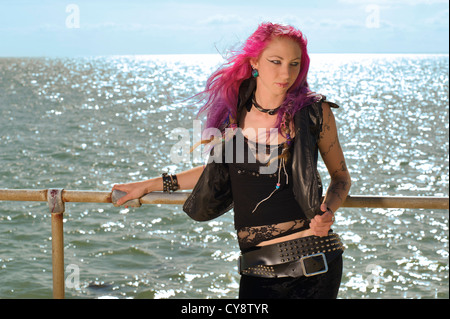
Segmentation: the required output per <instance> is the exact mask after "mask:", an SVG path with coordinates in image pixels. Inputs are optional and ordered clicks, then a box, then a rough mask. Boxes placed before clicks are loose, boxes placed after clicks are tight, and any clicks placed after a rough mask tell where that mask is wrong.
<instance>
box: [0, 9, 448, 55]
mask: <svg viewBox="0 0 450 319" xmlns="http://www.w3.org/2000/svg"><path fill="white" fill-rule="evenodd" d="M265 21H270V22H277V23H285V24H290V25H293V26H295V27H297V28H299V29H300V30H301V31H302V32H303V33H304V34H305V35H306V38H307V39H308V49H309V52H310V53H447V54H448V52H449V1H448V0H315V1H311V0H309V1H302V0H281V1H280V0H271V1H265V0H259V1H252V0H248V1H246V0H225V1H212V0H209V1H206V0H193V1H181V0H165V1H159V0H127V1H123V0H120V1H119V0H109V1H106V0H90V1H87V0H69V1H66V0H0V56H2V57H10V56H82V55H88V56H92V55H133V54H139V55H141V54H142V55H143V54H210V53H224V52H226V51H227V50H229V49H232V48H238V47H239V45H240V44H242V43H243V42H244V41H245V39H246V38H247V37H248V36H249V35H250V34H251V33H252V32H253V31H254V30H255V29H256V28H257V26H258V24H259V23H261V22H265Z"/></svg>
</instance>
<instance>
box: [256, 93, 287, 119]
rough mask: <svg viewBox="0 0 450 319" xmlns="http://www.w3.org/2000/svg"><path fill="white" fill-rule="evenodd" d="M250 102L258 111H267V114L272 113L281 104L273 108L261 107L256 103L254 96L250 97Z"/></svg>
mask: <svg viewBox="0 0 450 319" xmlns="http://www.w3.org/2000/svg"><path fill="white" fill-rule="evenodd" d="M252 103H253V104H254V105H255V107H256V109H257V110H258V111H260V112H263V113H267V114H269V115H274V114H275V113H276V112H277V111H278V109H279V108H280V107H281V105H280V106H279V107H277V108H275V109H265V108H263V107H261V106H260V105H259V104H258V103H256V99H255V96H253V97H252Z"/></svg>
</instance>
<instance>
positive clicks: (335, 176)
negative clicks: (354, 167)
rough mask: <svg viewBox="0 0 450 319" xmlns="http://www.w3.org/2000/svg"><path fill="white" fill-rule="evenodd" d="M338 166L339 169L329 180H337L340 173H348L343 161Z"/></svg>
mask: <svg viewBox="0 0 450 319" xmlns="http://www.w3.org/2000/svg"><path fill="white" fill-rule="evenodd" d="M340 165H341V167H339V168H338V169H337V170H335V171H334V172H333V173H331V174H330V176H331V178H337V177H338V176H339V175H340V174H341V173H343V172H347V171H348V169H347V165H346V164H345V161H341V163H340Z"/></svg>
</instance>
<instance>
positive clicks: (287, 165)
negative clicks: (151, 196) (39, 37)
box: [113, 23, 351, 298]
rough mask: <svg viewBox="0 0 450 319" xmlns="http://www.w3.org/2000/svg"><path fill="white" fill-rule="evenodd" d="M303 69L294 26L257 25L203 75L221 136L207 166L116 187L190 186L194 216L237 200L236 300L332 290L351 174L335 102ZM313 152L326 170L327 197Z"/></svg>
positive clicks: (302, 45)
mask: <svg viewBox="0 0 450 319" xmlns="http://www.w3.org/2000/svg"><path fill="white" fill-rule="evenodd" d="M308 69H309V57H308V53H307V49H306V39H305V38H304V36H303V35H302V33H301V32H300V31H298V30H296V29H295V28H293V27H291V26H284V25H278V24H272V23H264V24H261V25H260V26H259V27H258V29H257V30H256V31H255V32H254V33H253V34H252V35H251V36H250V37H249V38H248V39H247V41H246V43H245V44H244V46H243V48H242V50H241V51H240V52H238V53H236V54H235V55H234V56H233V57H231V58H230V59H229V61H228V63H227V64H226V65H224V66H223V67H222V68H220V69H219V70H217V71H216V72H215V73H213V74H212V75H211V77H210V78H209V79H208V81H207V85H206V89H205V91H204V92H203V94H204V97H205V101H206V102H205V105H204V106H203V107H202V109H201V110H200V112H206V114H207V122H206V127H207V128H215V129H216V130H219V131H220V132H221V134H222V137H223V138H221V139H217V137H216V138H215V137H214V136H212V137H211V138H209V139H207V140H206V141H203V142H211V143H210V145H214V143H213V142H214V141H216V143H215V145H214V147H213V148H212V151H211V156H210V161H209V162H208V164H207V165H206V167H205V166H200V167H196V168H193V169H191V170H188V171H185V172H181V173H178V174H177V175H167V174H163V176H162V177H159V178H153V179H150V180H147V181H142V182H138V183H129V184H122V185H115V186H114V187H113V190H120V191H123V192H125V193H126V195H125V196H123V197H122V198H120V199H119V200H118V201H117V203H116V204H117V205H122V204H124V203H126V202H127V201H128V200H131V199H135V198H139V197H141V196H143V195H144V194H146V193H149V192H152V191H161V190H164V191H167V192H172V191H175V190H177V189H193V191H192V195H190V197H189V198H188V200H187V201H186V203H185V204H184V206H183V209H184V210H185V212H186V213H187V214H188V215H189V216H190V217H192V218H194V219H195V220H199V221H202V220H209V219H212V218H215V217H217V216H219V215H221V214H223V213H224V212H226V211H228V210H230V209H231V208H233V207H234V219H235V228H236V230H237V234H238V240H239V246H240V248H241V252H242V254H241V256H240V259H239V272H240V274H241V275H242V277H241V283H240V291H239V297H240V298H336V297H337V293H338V290H339V285H340V281H341V274H342V251H343V248H342V243H341V242H340V239H339V237H338V236H337V235H336V234H334V233H333V232H332V230H331V226H332V224H333V223H334V212H335V211H336V210H337V209H338V208H339V207H340V206H341V205H342V203H343V201H344V199H345V198H346V196H347V194H348V191H349V189H350V184H351V181H350V176H349V173H348V170H347V168H346V164H345V159H344V155H343V152H342V149H341V147H340V145H339V140H338V134H337V128H336V123H335V119H334V116H333V113H332V111H331V107H335V108H336V107H338V106H337V105H336V104H334V103H331V102H327V101H325V97H324V96H322V95H320V94H315V93H313V92H311V90H310V89H309V86H308V83H307V80H306V78H307V74H308ZM271 129H272V130H271ZM274 129H275V130H274ZM205 131H206V130H205ZM274 132H275V133H280V134H273V133H274ZM242 141H243V142H242ZM242 146H243V147H242ZM318 151H320V154H321V156H322V159H323V161H324V163H325V165H326V167H327V169H328V171H329V173H330V176H331V182H330V185H329V187H328V189H327V192H326V195H325V197H324V199H323V200H322V185H321V181H320V176H319V174H318V172H317V158H318ZM211 159H212V160H211ZM264 169H265V170H264Z"/></svg>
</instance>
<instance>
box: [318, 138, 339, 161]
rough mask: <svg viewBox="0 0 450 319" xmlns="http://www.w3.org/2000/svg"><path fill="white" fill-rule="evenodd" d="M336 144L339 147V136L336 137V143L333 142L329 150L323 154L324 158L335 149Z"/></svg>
mask: <svg viewBox="0 0 450 319" xmlns="http://www.w3.org/2000/svg"><path fill="white" fill-rule="evenodd" d="M336 144H338V146H339V140H338V137H337V135H336V136H335V138H334V141H333V142H331V144H330V145H329V146H328V150H327V151H325V152H323V153H322V156H323V157H325V156H327V155H328V153H330V152H331V150H332V149H333V147H334V146H335V145H336ZM339 147H340V146H339Z"/></svg>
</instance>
